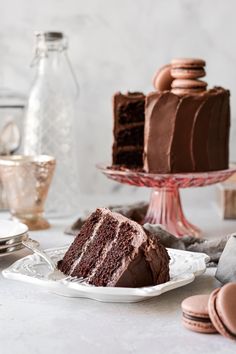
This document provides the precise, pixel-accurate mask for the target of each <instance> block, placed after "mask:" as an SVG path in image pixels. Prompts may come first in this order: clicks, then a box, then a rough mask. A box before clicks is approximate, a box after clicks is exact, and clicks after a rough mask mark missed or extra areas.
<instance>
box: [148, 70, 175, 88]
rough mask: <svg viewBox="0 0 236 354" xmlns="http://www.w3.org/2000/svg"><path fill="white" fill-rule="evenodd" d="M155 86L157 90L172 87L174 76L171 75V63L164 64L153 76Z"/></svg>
mask: <svg viewBox="0 0 236 354" xmlns="http://www.w3.org/2000/svg"><path fill="white" fill-rule="evenodd" d="M152 81H153V86H154V87H155V89H156V90H157V91H166V90H170V89H171V83H172V81H173V77H172V76H171V65H170V64H167V65H164V66H162V67H161V68H160V69H159V70H158V71H157V72H156V73H155V75H154V77H153V80H152Z"/></svg>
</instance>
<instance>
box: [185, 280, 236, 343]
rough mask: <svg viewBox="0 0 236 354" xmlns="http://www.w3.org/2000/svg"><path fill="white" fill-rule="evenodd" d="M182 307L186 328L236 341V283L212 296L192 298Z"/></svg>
mask: <svg viewBox="0 0 236 354" xmlns="http://www.w3.org/2000/svg"><path fill="white" fill-rule="evenodd" d="M181 307H182V313H183V315H182V322H183V325H184V326H185V327H186V328H188V329H190V330H192V331H195V332H200V333H217V332H218V333H220V334H221V335H223V336H224V337H227V338H230V339H234V340H236V283H228V284H226V285H224V286H223V287H222V288H218V289H215V290H214V291H213V292H212V293H211V294H210V295H195V296H190V297H188V298H187V299H185V300H184V301H183V302H182V304H181Z"/></svg>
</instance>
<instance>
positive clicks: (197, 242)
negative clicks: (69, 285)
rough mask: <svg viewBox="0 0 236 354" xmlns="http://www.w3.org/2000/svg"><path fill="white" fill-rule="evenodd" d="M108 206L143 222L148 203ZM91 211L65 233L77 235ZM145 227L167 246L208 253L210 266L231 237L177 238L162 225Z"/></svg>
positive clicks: (216, 260)
mask: <svg viewBox="0 0 236 354" xmlns="http://www.w3.org/2000/svg"><path fill="white" fill-rule="evenodd" d="M108 208H109V209H110V210H112V211H115V212H118V213H120V214H122V215H124V216H126V217H128V218H129V219H131V220H134V221H136V222H138V223H141V222H142V220H143V219H144V216H145V214H146V212H147V208H148V204H147V203H144V202H141V203H136V204H132V205H126V206H119V205H118V206H110V207H108ZM90 213H91V211H90V212H89V211H88V212H85V213H84V215H83V216H82V217H80V218H79V219H78V220H77V221H76V222H75V223H74V224H73V225H71V226H70V227H68V228H67V229H66V230H65V233H66V234H69V235H77V234H78V233H79V230H80V229H81V227H82V225H83V223H84V221H85V220H86V218H87V217H88V215H89V214H90ZM144 228H145V229H146V230H148V231H150V232H151V233H153V234H154V235H156V236H157V237H158V238H159V239H160V241H161V243H162V244H163V245H164V246H165V247H170V248H176V249H181V250H186V251H191V252H203V253H206V254H207V255H208V256H209V257H210V262H209V263H208V266H213V267H214V266H216V265H217V263H218V261H219V258H220V256H221V253H222V252H223V249H224V247H225V245H226V242H227V241H228V238H229V236H224V237H221V238H217V239H215V240H210V241H209V240H206V239H203V238H201V239H199V238H196V237H193V236H184V237H182V238H177V237H175V236H174V235H172V234H170V233H169V232H167V231H166V230H164V228H163V227H162V226H160V225H151V224H145V225H144Z"/></svg>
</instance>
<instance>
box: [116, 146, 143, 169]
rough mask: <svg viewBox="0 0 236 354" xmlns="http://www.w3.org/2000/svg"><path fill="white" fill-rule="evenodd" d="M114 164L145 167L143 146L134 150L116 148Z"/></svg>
mask: <svg viewBox="0 0 236 354" xmlns="http://www.w3.org/2000/svg"><path fill="white" fill-rule="evenodd" d="M113 164H115V165H123V166H128V167H130V168H132V167H133V168H135V167H143V147H142V148H141V149H137V148H135V149H133V150H127V149H123V148H120V149H119V150H118V149H116V150H115V151H114V152H113Z"/></svg>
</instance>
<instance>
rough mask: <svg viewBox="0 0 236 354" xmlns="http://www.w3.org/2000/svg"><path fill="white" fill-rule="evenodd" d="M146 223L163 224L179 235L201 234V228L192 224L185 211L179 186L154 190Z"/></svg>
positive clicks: (197, 235)
mask: <svg viewBox="0 0 236 354" xmlns="http://www.w3.org/2000/svg"><path fill="white" fill-rule="evenodd" d="M144 223H150V224H161V225H163V226H164V227H165V228H166V230H168V231H169V232H170V233H172V234H174V235H175V236H177V237H182V236H184V235H189V236H195V237H199V236H200V233H201V232H200V230H199V229H198V228H197V227H196V226H194V225H192V224H190V223H189V222H188V221H187V220H186V218H185V216H184V213H183V210H182V205H181V200H180V195H179V189H178V188H177V187H170V188H166V187H164V188H156V189H153V190H152V194H151V200H150V203H149V207H148V211H147V214H146V216H145V218H144Z"/></svg>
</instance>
